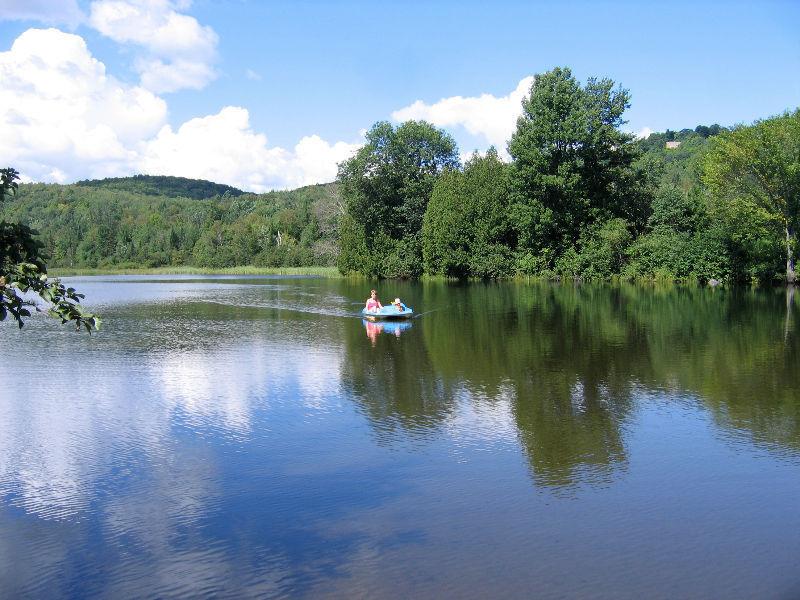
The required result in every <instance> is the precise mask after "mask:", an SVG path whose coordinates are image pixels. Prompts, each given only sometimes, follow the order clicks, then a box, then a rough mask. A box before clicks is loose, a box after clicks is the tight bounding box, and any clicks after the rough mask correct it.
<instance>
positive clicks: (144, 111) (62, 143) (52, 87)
mask: <svg viewBox="0 0 800 600" xmlns="http://www.w3.org/2000/svg"><path fill="white" fill-rule="evenodd" d="M0 81H2V82H3V85H2V86H0V130H1V131H2V132H3V135H2V136H0V157H2V159H3V161H4V162H5V164H6V165H10V166H14V167H15V168H17V169H18V170H19V171H20V172H21V174H22V175H23V177H24V179H25V180H26V181H46V182H58V183H69V182H72V181H76V180H78V179H85V178H101V177H111V176H124V175H131V174H133V173H148V174H153V175H157V174H158V175H178V176H184V177H196V178H202V179H209V180H212V181H217V182H219V183H226V184H229V185H234V186H236V187H240V188H242V189H245V190H248V191H255V192H262V191H266V190H270V189H286V188H293V187H297V186H300V185H309V184H313V183H323V182H327V181H332V180H333V179H334V178H335V177H336V165H337V163H338V162H340V161H342V160H344V159H346V158H348V157H349V156H350V155H351V154H352V153H353V152H355V150H356V149H357V148H358V146H359V144H358V143H357V141H356V142H355V143H345V142H336V143H330V142H327V141H326V140H324V139H322V138H321V137H319V136H317V135H309V136H305V137H303V138H302V139H301V140H300V141H299V142H298V143H297V144H296V145H295V146H294V148H291V149H285V148H281V147H276V146H270V145H269V144H268V141H267V137H266V136H265V135H264V134H263V133H259V132H257V131H255V130H253V128H252V127H251V125H250V115H249V113H248V111H247V109H245V108H242V107H236V106H228V107H225V108H223V109H221V110H220V111H219V112H218V113H216V114H213V115H208V116H203V117H197V118H194V119H190V120H188V121H186V122H185V123H183V124H181V125H180V126H178V127H176V128H173V127H172V126H171V125H169V124H168V123H167V103H166V102H165V101H164V100H163V99H162V98H160V97H159V96H157V95H155V94H153V93H152V92H151V91H148V90H147V89H144V88H143V87H141V86H130V85H126V84H124V83H122V82H120V81H118V80H117V79H115V78H113V77H111V76H110V75H108V74H107V73H106V68H105V65H103V63H102V62H100V61H99V60H97V59H96V58H94V57H93V56H92V55H91V53H90V52H89V50H88V48H87V47H86V43H85V42H84V40H83V39H82V38H81V37H79V36H77V35H73V34H69V33H64V32H62V31H59V30H57V29H29V30H28V31H26V32H25V33H23V34H22V35H20V36H19V37H18V38H17V39H16V40H15V41H14V43H13V45H12V46H11V49H10V50H8V51H6V52H0Z"/></svg>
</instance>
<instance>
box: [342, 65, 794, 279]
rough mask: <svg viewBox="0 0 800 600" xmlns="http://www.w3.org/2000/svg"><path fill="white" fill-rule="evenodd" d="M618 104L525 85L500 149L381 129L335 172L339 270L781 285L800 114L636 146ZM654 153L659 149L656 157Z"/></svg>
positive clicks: (591, 86)
mask: <svg viewBox="0 0 800 600" xmlns="http://www.w3.org/2000/svg"><path fill="white" fill-rule="evenodd" d="M629 106H630V94H629V92H628V91H627V90H625V89H623V88H621V87H620V86H615V84H614V82H613V81H611V80H609V79H596V78H590V79H589V80H588V81H587V82H586V83H585V84H583V85H582V84H581V83H580V82H578V81H577V80H576V78H575V77H574V76H573V75H572V73H571V71H570V70H569V69H568V68H556V69H553V70H552V71H549V72H547V73H543V74H540V75H537V76H536V78H535V83H534V85H533V86H532V88H531V91H530V95H529V96H527V97H526V98H525V99H524V100H523V105H522V108H523V112H522V115H521V116H520V118H519V120H518V122H517V128H516V131H515V132H514V134H513V135H512V137H511V139H510V140H509V142H508V148H507V150H508V154H509V155H510V159H511V160H510V161H504V160H502V159H501V157H500V155H499V153H498V151H497V150H496V149H490V150H489V151H488V152H487V153H486V154H485V155H479V154H473V156H472V157H471V158H470V159H469V160H467V162H466V164H465V165H463V167H462V166H461V165H460V164H459V161H458V149H457V146H456V144H455V142H454V140H453V139H452V137H450V136H449V135H448V134H447V133H445V132H444V131H442V130H440V129H437V128H435V127H434V126H432V125H430V124H429V123H426V122H415V121H409V122H406V123H403V124H401V125H399V126H396V127H395V126H393V125H392V124H390V123H386V122H380V123H377V124H376V125H374V126H373V127H372V129H371V130H370V131H369V132H368V133H367V139H366V144H365V145H364V146H363V147H362V148H361V149H360V150H359V151H358V153H357V154H356V155H355V156H354V157H353V158H351V159H350V160H348V161H345V162H344V163H343V164H342V165H341V166H340V169H339V177H338V181H339V183H340V186H341V193H342V197H343V200H344V203H345V207H346V213H345V215H344V216H343V218H342V222H341V230H340V253H339V258H338V262H337V264H338V266H339V269H340V270H341V271H342V272H343V273H348V272H358V273H363V274H366V275H369V276H375V277H412V278H413V277H418V276H420V275H422V274H429V275H442V276H446V277H454V278H469V277H475V278H497V277H509V276H515V275H525V276H535V277H543V278H582V279H609V278H612V277H623V278H628V279H665V280H666V279H668V280H679V281H700V282H706V281H711V280H716V281H720V282H730V283H750V282H775V281H788V282H794V281H795V277H796V275H795V267H794V262H795V255H796V251H797V249H796V232H797V227H798V217H799V216H800V214H799V210H798V209H799V206H798V204H799V203H800V111H795V112H793V113H786V114H784V115H780V116H777V117H773V118H769V119H765V120H762V121H758V122H756V123H755V124H753V125H751V126H738V127H734V128H732V129H731V130H727V129H725V128H723V127H720V126H719V125H716V124H715V125H711V126H704V125H701V126H698V127H697V128H695V129H694V130H691V129H686V130H682V131H680V132H674V131H667V132H665V133H663V134H653V135H650V136H649V137H648V138H647V139H645V140H636V139H635V137H634V136H633V135H632V134H628V133H624V132H623V131H622V130H621V126H622V125H623V124H624V123H625V121H624V120H623V114H624V112H625V110H626V109H627V108H628V107H629ZM667 142H670V143H669V144H668V143H667Z"/></svg>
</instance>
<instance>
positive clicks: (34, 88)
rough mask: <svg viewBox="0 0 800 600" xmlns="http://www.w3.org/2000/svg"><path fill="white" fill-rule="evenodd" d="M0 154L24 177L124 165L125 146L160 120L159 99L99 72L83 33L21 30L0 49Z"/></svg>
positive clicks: (106, 170) (100, 172)
mask: <svg viewBox="0 0 800 600" xmlns="http://www.w3.org/2000/svg"><path fill="white" fill-rule="evenodd" d="M0 81H2V82H3V85H2V86H0V130H2V131H3V135H2V136H0V156H3V158H4V160H5V162H6V163H8V164H11V165H14V166H15V167H16V168H17V169H18V170H20V171H21V172H23V174H24V175H25V176H26V177H27V178H29V179H35V180H40V181H41V180H48V181H60V180H65V179H68V178H70V177H71V176H73V175H75V174H80V176H92V177H103V176H107V175H113V174H120V173H124V172H126V171H127V168H128V165H129V164H130V161H131V160H132V159H133V158H135V153H134V151H133V149H132V147H133V145H135V143H136V142H137V141H138V140H140V139H141V138H142V136H151V135H154V134H155V133H156V132H157V131H158V130H159V129H160V128H161V127H162V125H163V124H164V122H165V120H166V115H167V105H166V103H165V102H164V101H163V100H162V99H161V98H159V97H157V96H155V95H154V94H152V93H151V92H149V91H147V90H145V89H143V88H141V87H138V86H126V85H124V84H122V83H120V82H119V81H117V80H116V79H114V78H113V77H111V76H109V75H108V74H107V73H106V69H105V66H104V65H103V63H101V62H100V61H98V60H96V59H95V58H93V57H92V55H91V53H90V52H89V50H88V49H87V47H86V43H85V42H84V41H83V39H82V38H81V37H79V36H77V35H73V34H69V33H64V32H62V31H59V30H57V29H29V30H27V31H26V32H24V33H23V34H21V35H20V36H19V37H18V38H17V39H16V40H15V41H14V44H13V45H12V46H11V49H10V50H9V51H7V52H0Z"/></svg>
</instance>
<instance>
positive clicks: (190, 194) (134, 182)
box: [75, 175, 246, 200]
mask: <svg viewBox="0 0 800 600" xmlns="http://www.w3.org/2000/svg"><path fill="white" fill-rule="evenodd" d="M75 185H80V186H84V187H93V188H104V189H112V190H121V191H127V192H134V193H138V194H145V195H147V196H169V197H172V198H176V197H180V198H192V199H195V200H202V199H204V198H213V197H214V196H222V195H224V194H226V193H227V194H228V195H229V196H241V195H242V194H245V193H246V192H243V191H242V190H240V189H237V188H235V187H231V186H229V185H225V184H222V183H214V182H213V181H205V180H204V179H188V178H186V177H172V176H169V175H134V176H133V177H109V178H107V179H87V180H83V181H78V182H76V183H75Z"/></svg>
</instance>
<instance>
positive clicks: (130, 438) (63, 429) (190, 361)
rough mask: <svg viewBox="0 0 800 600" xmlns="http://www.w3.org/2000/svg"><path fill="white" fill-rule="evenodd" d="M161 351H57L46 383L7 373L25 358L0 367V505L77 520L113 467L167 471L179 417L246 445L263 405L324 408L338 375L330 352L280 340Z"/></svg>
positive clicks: (104, 484) (338, 367) (11, 359)
mask: <svg viewBox="0 0 800 600" xmlns="http://www.w3.org/2000/svg"><path fill="white" fill-rule="evenodd" d="M157 356H158V358H157V359H156V358H153V355H152V354H151V353H150V354H139V353H133V354H120V353H110V354H109V353H107V354H105V355H104V356H103V357H100V356H92V357H91V359H90V360H83V361H82V360H80V359H78V358H76V359H74V360H73V358H71V357H70V356H69V355H68V354H67V353H61V354H57V355H54V357H53V358H52V360H51V361H50V362H49V363H48V376H47V379H45V378H36V377H33V378H29V379H26V378H21V377H19V376H18V375H15V376H13V377H12V374H13V373H19V372H23V371H24V370H25V369H28V368H29V365H27V364H26V361H25V360H24V359H23V358H21V357H16V358H15V357H9V358H8V359H7V360H5V361H0V380H2V381H4V382H8V383H6V385H4V386H3V388H2V391H0V498H3V499H4V501H5V502H7V503H10V504H11V505H14V506H19V507H20V508H22V509H23V510H25V512H27V513H29V514H35V515H37V516H39V517H41V518H47V519H70V518H73V517H75V516H76V515H78V514H80V513H81V512H82V511H85V510H88V508H89V505H90V503H91V501H92V498H93V496H94V495H97V494H98V493H99V492H100V491H101V490H102V488H104V487H109V486H112V485H113V484H114V477H115V476H116V475H112V476H109V474H110V473H113V472H114V470H115V468H117V469H119V468H120V467H123V468H124V467H127V466H129V465H135V464H138V463H141V462H142V461H146V462H148V463H150V466H149V467H148V469H152V468H155V467H154V465H164V468H168V469H169V468H171V467H169V459H170V457H171V456H172V455H174V453H175V452H176V450H177V449H176V447H175V444H176V442H175V439H174V435H173V433H172V431H171V429H172V427H173V425H174V423H175V419H176V418H177V419H179V421H180V422H182V423H184V424H185V425H187V426H188V427H189V428H190V429H192V430H200V429H205V428H209V429H212V430H213V431H214V432H215V434H214V435H215V436H217V437H220V436H221V437H223V438H225V437H232V438H233V439H239V440H241V439H244V438H245V437H247V436H248V435H250V434H251V433H252V430H253V424H252V420H253V414H254V411H255V409H256V407H258V408H259V409H261V410H263V409H264V408H267V409H268V408H269V407H270V405H271V404H272V403H274V402H291V403H292V404H293V405H296V404H298V403H299V404H301V405H303V406H305V407H306V408H307V409H309V410H320V409H322V408H324V407H325V406H326V403H327V402H328V398H329V397H330V396H331V395H332V394H334V393H336V392H337V391H338V386H339V380H340V376H339V373H340V370H341V359H340V357H339V356H338V355H337V354H336V353H335V351H334V349H324V348H323V349H315V348H309V347H306V346H303V345H300V344H291V343H287V342H286V341H285V340H282V341H281V342H280V343H276V344H275V345H274V346H268V345H264V344H262V343H251V344H249V345H245V344H239V345H238V346H236V348H235V349H234V348H231V347H218V348H216V349H208V348H204V349H194V350H192V351H189V352H181V351H170V352H166V353H164V352H161V353H158V354H157ZM137 468H138V467H135V466H134V467H133V469H134V470H136V469H137ZM179 490H180V488H178V491H179ZM188 496H189V497H195V498H197V497H198V496H197V495H194V494H193V493H191V491H189V493H188ZM199 497H200V498H203V497H204V495H203V494H200V496H199ZM153 502H154V503H156V504H157V503H158V499H154V500H153Z"/></svg>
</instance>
